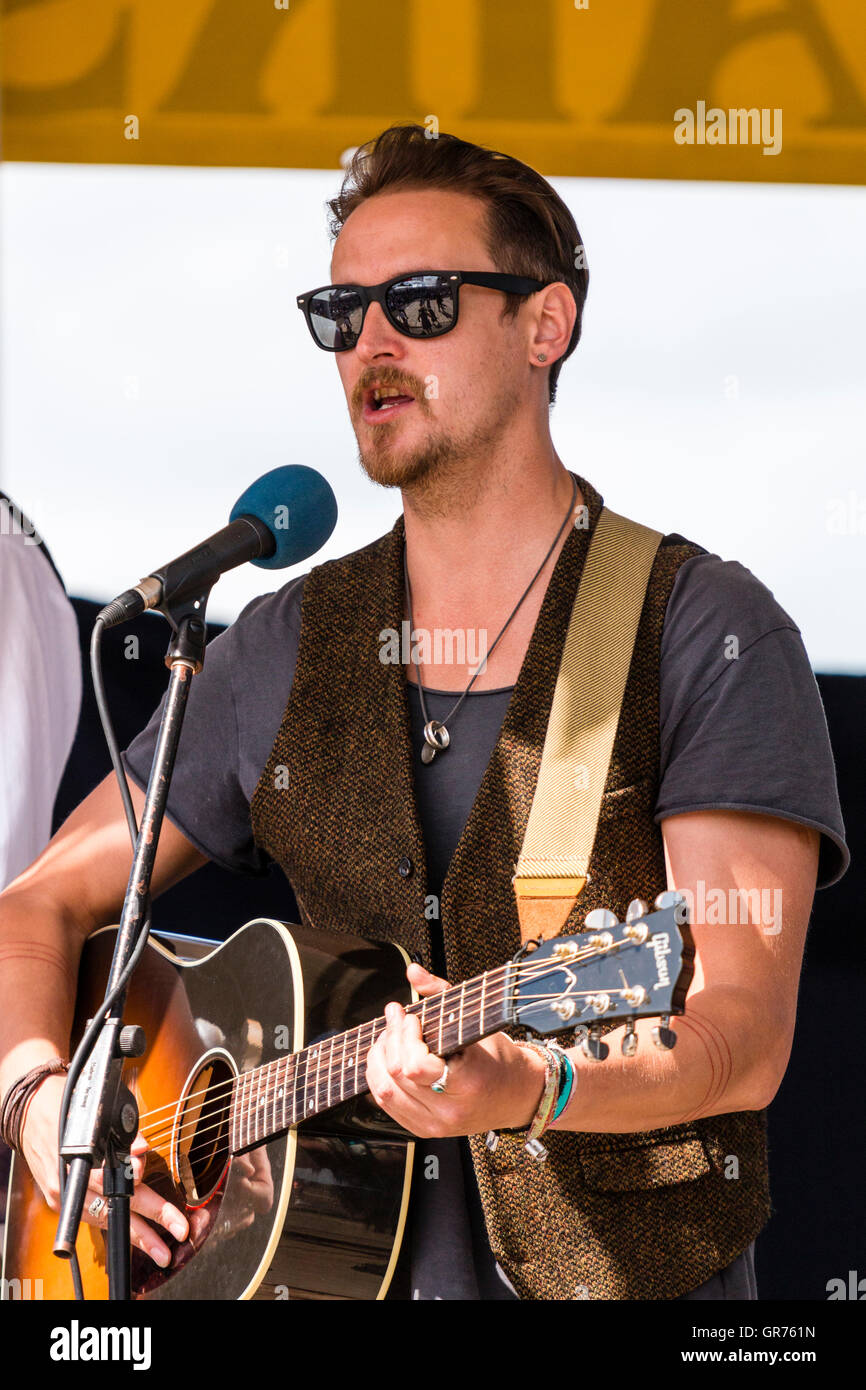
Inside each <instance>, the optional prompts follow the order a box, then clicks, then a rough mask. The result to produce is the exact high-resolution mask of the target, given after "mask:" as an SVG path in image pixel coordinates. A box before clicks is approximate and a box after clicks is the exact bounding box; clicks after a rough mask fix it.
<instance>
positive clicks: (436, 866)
mask: <svg viewBox="0 0 866 1390" xmlns="http://www.w3.org/2000/svg"><path fill="white" fill-rule="evenodd" d="M305 578H306V576H305V575H304V576H301V577H300V578H298V579H295V580H292V581H290V582H289V583H288V584H286V585H284V586H283V588H281V589H279V590H277V591H276V593H273V594H266V595H262V596H261V597H259V598H256V599H253V601H252V602H251V603H249V604H248V605H247V606H246V608H245V609H244V610H243V612H242V613H241V615H240V617H239V618H238V619H237V621H236V622H235V623H234V624H233V626H232V627H230V628H229V629H228V630H227V631H226V632H224V633H222V634H220V636H219V637H217V638H215V639H214V641H213V642H212V643H210V645H209V646H208V649H207V660H206V663H205V666H204V670H203V672H202V674H201V675H199V676H198V677H197V678H196V680H195V681H193V684H192V688H191V692H190V696H189V702H188V706H187V713H186V719H185V722H184V727H183V732H182V735H181V740H180V748H179V751H178V758H177V763H176V766H175V770H174V777H173V780H172V785H171V789H170V792H169V797H168V807H167V814H168V816H169V818H170V819H171V820H172V821H173V822H174V824H175V825H176V826H177V827H178V829H180V830H181V831H182V832H183V834H184V835H186V837H187V838H188V839H189V840H190V841H191V842H192V843H193V844H194V845H196V846H197V848H198V849H200V850H201V851H202V853H203V854H205V855H207V857H208V858H209V859H212V860H214V861H215V862H216V863H218V864H221V865H223V866H224V867H227V868H230V869H233V870H236V871H240V872H245V873H253V874H256V873H264V872H266V870H267V867H268V860H267V856H266V855H265V853H264V851H262V850H261V849H259V848H258V847H257V846H256V845H255V844H254V843H253V837H252V828H251V824H250V801H251V799H252V796H253V793H254V791H255V788H256V786H257V784H258V781H259V778H260V776H261V773H262V769H263V768H264V766H265V763H266V761H267V759H268V756H269V754H270V751H271V748H272V746H273V743H274V740H275V738H276V735H277V730H278V729H279V726H280V723H281V720H282V717H283V713H284V711H285V707H286V702H287V700H288V696H289V691H290V689H291V683H292V679H293V676H294V670H295V663H296V659H297V650H298V637H299V632H300V620H301V619H300V609H301V595H302V590H303V583H304V579H305ZM511 689H512V688H511V687H508V688H504V689H501V690H489V691H479V692H475V691H470V693H469V695H468V696H467V698H466V699H465V700H464V702H463V704H462V705H461V707H460V710H459V712H458V714H457V715H456V716H455V718H454V721H453V724H450V725H449V729H450V731H451V733H452V744H451V746H450V747H449V749H448V752H447V753H446V754H445V755H440V756H437V757H436V758H434V760H433V762H432V763H430V764H422V762H421V758H420V750H421V746H422V742H423V738H422V727H423V721H422V715H421V707H420V699H419V696H418V691H417V688H416V687H415V686H413V685H411V684H410V685H409V690H410V709H411V713H412V729H413V738H414V747H415V756H414V784H415V794H416V800H417V803H418V813H419V818H420V821H421V826H422V830H423V834H424V839H425V848H426V855H427V865H428V878H427V893H428V895H435V896H436V898H437V899H438V898H439V897H440V895H441V888H442V883H443V881H444V878H445V874H446V872H447V869H448V865H449V863H450V861H451V858H452V856H453V853H454V850H455V848H456V845H457V842H458V840H459V838H460V835H461V833H462V830H463V827H464V825H465V823H466V821H467V819H468V816H469V812H470V810H471V808H472V804H473V802H474V800H475V796H476V794H477V791H478V787H479V785H480V783H481V779H482V777H483V774H484V771H485V768H486V766H487V763H488V762H489V760H490V755H491V753H492V750H493V746H494V744H495V743H496V740H497V738H498V735H499V731H500V728H501V725H502V722H503V719H504V717H505V711H506V708H507V705H508V702H509V699H510V696H511ZM659 695H660V727H661V742H660V782H659V792H658V797H657V800H656V805H655V810H654V818H655V820H656V822H661V821H663V820H664V819H665V818H666V817H667V816H672V815H676V814H679V813H680V812H684V811H696V810H705V809H711V808H716V809H727V810H740V811H752V812H760V813H763V814H766V815H773V816H779V817H781V818H783V819H785V820H793V821H797V822H799V823H800V824H802V825H808V826H813V827H814V828H815V829H817V830H818V831H820V833H821V848H820V860H819V871H818V887H819V888H823V887H828V886H829V885H830V884H832V883H835V882H836V881H837V880H838V879H839V878H841V877H842V875H843V873H844V872H845V870H846V868H847V866H848V863H849V859H850V855H849V852H848V849H847V847H846V844H845V828H844V825H843V822H842V813H841V809H840V806H839V798H838V793H837V788H836V773H835V767H834V763H833V755H832V751H831V748H830V741H829V737H828V733H827V724H826V719H825V717H824V710H823V706H822V704H821V698H820V695H819V692H818V687H817V684H816V682H815V678H814V675H813V674H812V670H811V667H810V665H809V659H808V657H807V655H806V651H805V648H804V646H803V642H802V638H801V636H800V632H799V629H798V628H797V626H796V624H795V623H794V622H793V620H792V619H791V618H790V617H789V616H788V614H787V613H785V611H784V610H783V609H782V608H781V607H780V606H779V604H778V603H776V601H775V599H774V598H773V595H772V594H771V593H770V591H769V590H768V589H767V588H766V587H765V586H764V585H763V584H761V582H760V581H759V580H758V579H756V578H755V576H754V575H753V574H752V573H751V572H750V571H749V570H747V569H746V568H745V567H744V566H743V565H741V564H739V563H737V562H736V561H724V560H722V559H720V558H719V556H717V555H698V556H695V557H693V558H692V559H690V560H687V561H686V562H685V563H684V564H683V565H682V566H681V567H680V569H679V571H678V573H677V577H676V581H675V583H674V587H673V591H672V594H671V598H670V601H669V603H668V608H667V612H666V614H665V622H664V628H663V633H662V644H661V664H660V672H659ZM456 698H457V697H456V695H455V694H454V693H453V692H448V693H447V694H442V693H437V692H436V691H434V690H431V691H430V692H429V693H428V691H427V688H426V687H425V699H426V700H427V705H428V711H429V714H430V717H431V718H442V716H443V715H444V714H447V713H448V711H449V710H450V709H451V707H452V705H453V704H454V703H455V701H456ZM160 715H161V706H160V708H159V709H158V710H157V711H156V712H155V713H154V715H153V718H152V719H151V721H150V723H149V724H148V726H147V728H146V729H144V730H143V732H142V733H141V734H139V735H138V737H137V738H136V739H135V740H134V741H133V742H132V744H131V745H130V746H129V748H128V749H127V751H126V754H125V755H124V758H125V761H126V764H127V768H128V770H129V772H130V775H131V776H132V778H133V780H134V781H135V782H137V783H138V785H139V786H144V785H145V784H146V781H147V776H148V772H149V769H150V763H151V760H152V756H153V749H154V746H155V741H156V734H157V730H158V725H159V718H160ZM438 965H439V969H440V973H444V967H443V964H442V953H441V947H440V949H439V952H438ZM467 1148H468V1146H467V1145H466V1143H465V1141H457V1140H449V1141H439V1142H438V1144H437V1145H436V1149H435V1151H436V1153H437V1156H438V1157H439V1159H440V1162H439V1178H438V1180H437V1181H436V1182H427V1181H424V1179H423V1178H422V1177H421V1174H420V1172H417V1173H416V1178H417V1181H416V1183H415V1185H414V1192H413V1204H412V1221H413V1224H412V1240H411V1242H410V1246H411V1286H412V1296H413V1297H415V1298H423V1299H430V1298H460V1299H472V1298H479V1297H480V1298H496V1297H506V1298H507V1297H513V1296H514V1295H513V1294H511V1293H510V1291H509V1289H508V1288H507V1287H506V1286H505V1284H504V1283H503V1282H502V1279H501V1278H500V1277H499V1275H498V1273H497V1267H496V1265H495V1262H494V1261H493V1257H492V1254H491V1252H490V1247H489V1244H488V1243H487V1239H486V1232H485V1230H484V1225H483V1219H481V1218H480V1208H479V1199H478V1194H477V1187H476V1184H475V1181H474V1176H473V1174H472V1170H471V1164H467V1162H466V1149H467ZM428 1151H429V1152H432V1151H433V1149H432V1147H431V1141H425V1142H424V1143H423V1144H419V1145H418V1154H419V1163H420V1158H422V1157H423V1155H424V1154H426V1153H427V1152H428Z"/></svg>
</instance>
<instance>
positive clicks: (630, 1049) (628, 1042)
mask: <svg viewBox="0 0 866 1390" xmlns="http://www.w3.org/2000/svg"><path fill="white" fill-rule="evenodd" d="M636 1052H637V1033H636V1032H635V1026H634V1019H633V1018H629V1019H627V1020H626V1025H625V1035H624V1037H623V1040H622V1055H623V1057H633V1056H634V1054H635V1053H636Z"/></svg>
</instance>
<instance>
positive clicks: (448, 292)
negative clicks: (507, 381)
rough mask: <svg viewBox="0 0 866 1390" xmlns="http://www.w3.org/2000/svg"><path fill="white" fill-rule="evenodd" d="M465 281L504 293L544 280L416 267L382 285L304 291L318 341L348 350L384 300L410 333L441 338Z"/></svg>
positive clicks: (452, 322)
mask: <svg viewBox="0 0 866 1390" xmlns="http://www.w3.org/2000/svg"><path fill="white" fill-rule="evenodd" d="M461 285H483V286H484V288H485V289H489V290H501V291H502V292H503V293H504V294H535V292H536V291H537V290H543V289H544V282H543V281H541V280H527V279H526V278H525V277H523V276H521V275H499V274H496V273H493V272H489V273H488V272H487V271H480V270H479V271H474V270H473V271H466V270H416V271H412V272H410V273H409V274H408V275H395V276H394V278H393V279H392V280H383V281H382V283H381V285H323V286H322V287H321V288H320V289H318V290H309V291H308V292H307V293H306V294H301V295H298V308H299V309H301V310H302V311H303V314H304V317H305V318H306V320H307V327H308V328H309V330H310V332H311V333H312V335H313V341H314V342H315V343H316V344H317V346H318V347H320V348H324V350H325V352H347V351H348V350H349V349H350V348H353V347H354V346H355V344H356V343H357V341H358V339H359V338H360V336H361V329H362V328H363V326H364V319H365V318H366V315H367V309H368V308H369V306H370V305H371V304H373V303H375V304H381V306H382V308H383V310H384V311H385V317H386V318H387V320H388V322H389V323H390V324H392V325H393V327H394V328H396V329H397V331H398V332H399V333H405V335H406V337H407V338H438V337H441V335H442V334H443V333H449V332H450V331H451V329H452V328H454V327H455V326H456V323H457V308H458V302H459V301H458V290H459V288H460V286H461Z"/></svg>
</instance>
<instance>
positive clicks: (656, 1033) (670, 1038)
mask: <svg viewBox="0 0 866 1390" xmlns="http://www.w3.org/2000/svg"><path fill="white" fill-rule="evenodd" d="M670 1021H671V1016H670V1014H662V1015H661V1018H660V1019H659V1026H658V1027H657V1028H654V1029H653V1030H652V1040H653V1042H654V1043H655V1045H656V1047H658V1048H661V1050H662V1051H663V1052H670V1051H671V1049H672V1048H674V1047H676V1045H677V1035H676V1033H675V1032H674V1030H673V1028H670V1027H669V1026H668V1025H669V1024H670Z"/></svg>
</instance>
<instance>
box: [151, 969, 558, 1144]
mask: <svg viewBox="0 0 866 1390" xmlns="http://www.w3.org/2000/svg"><path fill="white" fill-rule="evenodd" d="M510 968H511V967H510V966H497V967H496V968H495V970H492V971H488V972H487V973H486V975H485V976H479V977H477V982H476V981H473V982H472V987H471V989H469V990H467V991H465V993H464V996H463V1001H462V1002H463V1007H464V1008H465V1007H466V1004H467V1003H468V1004H474V1003H475V1002H476V1000H477V999H479V998H481V997H482V996H483V999H484V1003H485V1005H486V1004H487V1002H488V1001H489V1002H490V1004H491V1006H493V1005H495V1004H500V1003H501V1002H502V1000H503V999H504V998H505V992H504V991H503V992H501V993H494V990H496V991H498V990H499V986H500V984H505V979H504V978H503V979H502V980H499V979H496V978H494V977H496V976H499V975H502V976H503V977H504V976H505V975H506V973H507V972H508V970H509V969H510ZM560 968H561V965H559V964H556V963H554V962H551V961H549V960H547V959H545V961H543V962H542V961H539V963H538V965H537V966H535V967H531V968H530V967H529V966H528V965H527V966H521V967H520V969H521V970H522V971H526V973H527V974H528V975H529V977H530V978H532V977H533V976H534V977H540V976H542V975H543V974H544V973H545V972H546V971H549V970H551V969H560ZM491 984H492V988H491ZM452 991H453V992H455V993H459V992H460V986H459V985H456V986H452V987H451V988H450V989H449V991H448V992H449V993H450V992H452ZM444 992H445V991H443V993H444ZM439 998H441V996H440V995H430V996H428V997H427V999H425V1000H416V1001H413V1003H411V1004H410V1005H408V1006H407V1007H406V1012H407V1013H411V1014H413V1015H414V1016H415V1017H420V1016H421V1013H422V1008H423V1007H424V1006H426V1004H434V1005H435V1004H436V1002H437V1000H438V999H439ZM384 1024H385V1020H384V1018H382V1017H379V1018H377V1019H368V1020H366V1021H365V1022H364V1023H361V1024H358V1025H357V1027H356V1028H350V1029H347V1030H346V1032H345V1033H341V1034H335V1035H334V1039H333V1041H334V1042H337V1041H338V1040H339V1039H340V1038H345V1037H348V1036H349V1034H351V1033H358V1034H359V1035H360V1034H361V1033H362V1032H363V1031H364V1030H365V1029H367V1028H371V1027H374V1028H375V1027H380V1028H381V1027H384ZM425 1025H426V1020H425ZM445 1026H446V1027H447V1026H448V1025H447V1024H446V1025H445ZM358 1041H361V1039H360V1036H359V1038H358ZM330 1042H331V1039H330V1038H326V1039H324V1040H323V1041H322V1042H321V1043H320V1044H311V1045H310V1046H309V1047H307V1048H304V1049H302V1051H301V1052H299V1053H290V1054H288V1056H290V1057H301V1056H304V1054H308V1053H309V1052H310V1050H311V1047H314V1046H321V1047H326V1046H327V1045H328V1044H329V1043H330ZM284 1060H287V1059H284V1058H274V1059H273V1060H272V1061H271V1062H266V1063H264V1064H263V1066H264V1067H271V1066H275V1065H279V1063H280V1062H282V1061H284ZM255 1070H259V1069H258V1068H256V1069H255ZM252 1074H254V1072H252V1073H251V1072H242V1073H241V1076H240V1077H232V1078H231V1079H230V1080H229V1081H225V1082H220V1083H219V1085H218V1086H217V1087H214V1088H212V1090H211V1094H212V1095H213V1094H216V1093H217V1091H218V1090H219V1089H220V1088H225V1087H231V1086H234V1085H235V1084H236V1083H237V1082H238V1081H239V1080H241V1079H242V1078H243V1077H245V1076H246V1077H249V1076H250V1075H252ZM208 1089H209V1088H207V1087H206V1088H205V1089H204V1091H193V1092H191V1093H190V1096H189V1099H192V1098H193V1097H194V1096H196V1095H202V1094H207V1091H208ZM181 1099H182V1097H178V1098H177V1100H174V1101H168V1102H167V1103H166V1104H165V1105H161V1106H156V1107H155V1108H154V1109H152V1110H148V1111H145V1112H144V1114H143V1115H142V1116H141V1119H146V1118H149V1117H150V1116H153V1115H157V1114H159V1112H160V1111H161V1110H169V1109H175V1108H176V1107H177V1105H178V1103H179V1101H180V1100H181Z"/></svg>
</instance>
